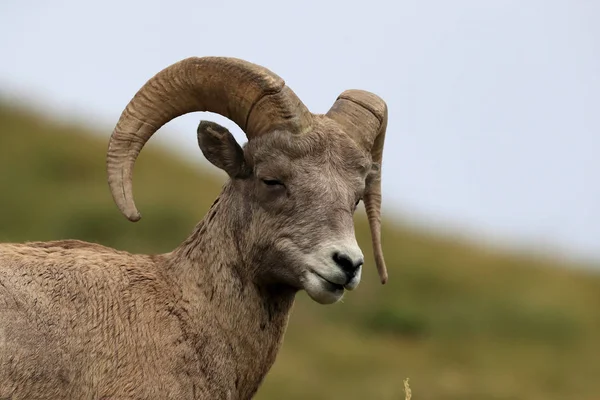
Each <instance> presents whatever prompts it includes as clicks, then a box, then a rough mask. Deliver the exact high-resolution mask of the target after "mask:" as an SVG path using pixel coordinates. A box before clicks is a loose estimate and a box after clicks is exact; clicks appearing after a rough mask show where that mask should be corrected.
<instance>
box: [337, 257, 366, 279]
mask: <svg viewBox="0 0 600 400" xmlns="http://www.w3.org/2000/svg"><path fill="white" fill-rule="evenodd" d="M333 261H335V263H336V264H337V265H339V267H340V268H341V269H342V270H343V271H344V272H346V274H349V275H354V274H355V273H356V270H357V269H358V268H360V266H361V265H362V264H363V260H362V258H361V259H358V260H352V258H350V256H348V255H347V254H344V253H340V252H335V253H333Z"/></svg>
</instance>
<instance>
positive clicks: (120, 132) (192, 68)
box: [107, 57, 312, 221]
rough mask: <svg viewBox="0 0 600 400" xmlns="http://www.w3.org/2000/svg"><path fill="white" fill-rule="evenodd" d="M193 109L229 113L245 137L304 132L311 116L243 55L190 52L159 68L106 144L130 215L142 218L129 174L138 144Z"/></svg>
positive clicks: (114, 183) (115, 184) (112, 177)
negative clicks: (184, 56)
mask: <svg viewBox="0 0 600 400" xmlns="http://www.w3.org/2000/svg"><path fill="white" fill-rule="evenodd" d="M193 111H211V112H215V113H218V114H221V115H223V116H225V117H227V118H229V119H231V120H232V121H233V122H235V123H236V124H237V125H238V126H239V127H240V128H242V130H243V131H244V132H245V133H246V135H247V136H248V139H249V140H250V139H252V138H253V137H255V136H259V135H262V134H264V133H267V132H271V131H275V130H286V131H288V132H291V133H302V132H305V131H306V130H308V129H310V124H311V118H312V114H311V113H310V112H309V111H308V110H307V109H306V107H305V106H304V104H302V102H301V101H300V100H299V99H298V97H297V96H296V95H295V94H294V92H293V91H292V90H291V89H290V88H289V87H287V86H286V85H285V82H284V81H283V79H281V78H280V77H279V76H277V75H276V74H274V73H273V72H271V71H269V70H268V69H266V68H264V67H261V66H259V65H256V64H252V63H250V62H247V61H243V60H239V59H236V58H227V57H203V58H198V57H191V58H186V59H185V60H182V61H180V62H178V63H175V64H173V65H171V66H169V67H167V68H165V69H163V70H162V71H160V72H159V73H158V74H156V75H155V76H154V77H152V78H150V80H149V81H148V82H147V83H146V84H145V85H144V86H143V87H142V88H141V89H140V90H139V91H138V92H137V93H136V95H135V96H134V97H133V99H131V101H130V102H129V104H128V105H127V107H126V108H125V110H124V111H123V113H122V114H121V118H120V119H119V122H118V123H117V126H116V127H115V130H114V132H113V134H112V136H111V137H110V142H109V145H108V155H107V169H108V183H109V185H110V190H111V193H112V196H113V199H114V200H115V203H116V204H117V206H118V207H119V209H120V210H121V212H122V213H123V214H124V215H125V216H126V217H127V218H129V220H131V221H137V220H139V219H140V214H139V212H138V210H137V208H136V206H135V203H134V201H133V192H132V190H133V189H132V174H133V167H134V164H135V161H136V159H137V157H138V155H139V153H140V151H141V150H142V147H144V144H145V143H146V142H147V141H148V140H149V139H150V137H151V136H152V135H153V134H154V133H155V132H156V131H157V130H158V129H159V128H160V127H161V126H163V125H164V124H166V123H167V122H169V121H170V120H172V119H173V118H176V117H179V116H180V115H183V114H186V113H189V112H193Z"/></svg>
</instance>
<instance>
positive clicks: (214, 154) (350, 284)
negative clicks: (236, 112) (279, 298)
mask: <svg viewBox="0 0 600 400" xmlns="http://www.w3.org/2000/svg"><path fill="white" fill-rule="evenodd" d="M204 124H206V123H204ZM209 127H212V129H210V128H209ZM204 128H208V129H203V128H202V124H201V127H200V128H199V131H198V132H199V138H200V146H201V148H202V151H203V152H204V154H205V155H206V156H207V158H208V159H209V160H210V161H211V162H213V164H215V165H217V166H219V167H220V168H222V169H224V170H226V171H227V172H228V173H229V175H230V176H231V177H232V180H231V182H230V187H229V188H230V190H231V191H232V192H231V193H232V195H233V196H236V198H239V199H240V200H241V203H240V204H241V206H240V208H241V209H242V210H243V211H242V213H241V214H240V215H243V217H242V218H243V219H244V221H242V222H243V224H244V228H243V229H244V230H245V231H246V232H247V236H248V238H250V239H249V240H248V241H247V242H248V243H249V246H250V247H251V248H249V249H247V250H248V251H249V253H250V254H252V255H253V256H254V257H256V260H254V261H257V263H256V264H257V265H260V266H261V267H260V268H261V270H260V271H257V274H256V276H257V277H258V279H261V280H263V281H265V282H273V283H282V284H286V285H289V286H292V287H294V288H297V289H304V290H306V292H307V293H308V294H309V296H310V297H311V298H312V299H313V300H315V301H317V302H319V303H322V304H330V303H335V302H336V301H338V300H339V299H341V298H342V296H343V294H344V290H345V289H347V290H353V289H354V288H356V287H357V285H358V284H359V282H360V278H361V269H362V264H363V260H364V259H363V254H362V252H361V250H360V248H359V247H358V244H357V242H356V238H355V233H354V219H353V214H354V211H355V209H356V206H357V205H358V203H359V201H360V200H361V198H362V195H363V192H364V190H365V184H366V180H367V179H368V178H369V175H370V172H371V171H372V168H373V166H372V163H371V158H370V156H369V155H368V154H367V153H365V152H364V151H363V150H361V149H360V148H359V147H358V146H357V145H356V144H355V143H354V141H353V140H352V139H351V138H350V137H349V136H347V135H346V134H345V133H343V132H342V131H341V130H340V128H339V127H338V126H337V125H336V124H335V123H332V122H330V121H326V120H324V119H323V120H321V121H320V122H319V123H318V124H316V126H315V127H314V128H313V130H312V131H311V132H309V133H307V134H305V135H303V136H302V137H297V136H292V135H291V134H289V133H287V132H273V133H270V134H267V135H264V136H261V137H258V138H255V139H252V140H250V141H249V143H248V144H247V145H246V146H245V148H244V150H242V149H241V148H240V147H239V146H238V145H237V143H235V141H234V140H233V136H231V134H230V133H229V132H227V130H226V129H225V128H222V127H219V126H218V125H215V124H207V125H205V126H204ZM203 131H205V132H212V133H209V134H208V136H210V138H206V137H203V136H205V135H203ZM217 131H219V132H220V133H219V134H218V135H215V133H217ZM217 137H218V143H220V145H218V146H215V143H216V142H217V141H215V138H217ZM210 143H213V144H212V145H210ZM209 147H210V149H213V150H210V149H209ZM215 148H218V150H215ZM227 149H229V150H227Z"/></svg>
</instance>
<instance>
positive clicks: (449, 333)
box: [0, 104, 600, 400]
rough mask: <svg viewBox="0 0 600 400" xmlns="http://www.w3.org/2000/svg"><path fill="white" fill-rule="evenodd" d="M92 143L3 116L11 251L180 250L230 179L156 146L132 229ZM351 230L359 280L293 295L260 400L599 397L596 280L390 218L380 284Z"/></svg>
mask: <svg viewBox="0 0 600 400" xmlns="http://www.w3.org/2000/svg"><path fill="white" fill-rule="evenodd" d="M87 131H88V129H87V128H85V127H81V126H76V125H70V124H65V123H61V122H58V121H53V120H50V119H46V118H44V117H42V116H40V115H37V114H35V113H33V112H32V111H29V110H24V109H20V108H17V107H9V106H7V105H6V104H5V105H0V210H1V211H0V241H11V242H17V241H27V240H50V239H64V238H77V239H82V240H88V241H95V242H99V243H103V244H106V245H109V246H114V247H117V248H119V249H126V250H129V251H133V252H150V253H156V252H163V251H169V250H171V249H172V248H174V247H175V246H176V245H177V244H178V243H179V242H181V241H182V240H184V238H185V237H186V236H187V235H188V233H189V232H190V231H191V230H192V228H193V226H194V225H195V224H196V223H197V221H198V220H200V219H201V218H202V216H203V214H204V212H205V211H206V210H207V209H208V207H209V206H210V204H211V203H212V201H213V200H214V198H215V197H216V196H217V194H218V192H219V190H220V186H221V185H222V183H223V180H219V179H215V174H210V175H206V174H203V173H202V171H200V170H198V168H197V166H194V165H189V164H188V163H186V162H184V161H182V160H179V159H177V158H176V157H175V156H174V155H172V154H168V153H166V152H165V151H163V150H162V149H160V148H159V147H157V146H154V145H153V144H152V142H151V143H150V144H149V146H148V148H147V149H146V150H145V151H144V152H143V153H142V155H141V157H140V160H139V163H138V165H137V166H136V174H135V185H134V189H135V195H136V200H137V203H138V206H139V208H140V210H141V211H142V213H143V215H144V218H143V219H142V220H141V221H140V222H138V223H136V224H132V223H130V222H128V221H127V220H126V219H125V218H123V217H122V216H121V215H120V214H119V212H118V210H117V208H116V206H115V205H114V204H113V202H112V199H111V197H110V194H109V191H108V185H107V183H106V173H105V158H104V157H105V150H106V145H107V138H108V133H109V132H105V134H104V136H102V135H91V134H86V133H89V132H87ZM159 134H161V135H163V134H164V135H168V134H169V133H168V132H160V133H159ZM198 156H199V157H201V153H200V151H198ZM384 205H387V206H389V204H388V203H385V199H384ZM356 223H357V235H358V239H359V243H360V244H361V247H362V248H363V250H364V251H365V254H366V256H367V268H366V270H365V271H364V278H363V282H362V283H361V285H360V287H359V288H358V290H357V291H355V292H353V293H350V294H348V295H347V297H346V298H345V300H344V301H343V302H342V303H338V304H336V305H333V306H320V305H318V304H316V303H314V302H312V301H310V300H309V299H308V297H307V296H306V295H305V294H304V293H301V294H300V295H299V296H298V301H297V303H296V305H295V308H294V311H293V315H292V318H291V320H290V325H289V329H288V333H287V334H286V338H285V342H284V345H283V349H282V351H281V353H280V355H279V357H278V359H277V362H276V363H275V366H274V367H273V369H272V370H271V372H270V374H269V375H268V377H267V379H266V381H265V383H264V385H263V387H262V388H261V390H260V391H259V394H258V396H257V398H258V399H281V398H285V399H291V400H293V399H332V398H333V399H337V398H339V399H403V398H404V396H405V393H404V383H403V380H404V379H405V378H407V377H409V378H410V384H411V388H412V390H413V392H414V398H415V399H420V400H425V399H439V400H442V399H447V400H450V399H461V400H464V399H481V400H484V399H528V400H534V399H543V400H551V399H566V398H569V399H594V398H597V396H598V395H599V394H600V380H599V379H598V378H599V377H600V277H599V276H598V275H597V274H592V273H587V272H583V271H581V270H580V269H579V268H573V267H578V266H577V265H574V263H568V262H567V261H558V260H552V259H543V258H542V257H534V256H527V255H522V254H517V253H514V254H511V253H507V252H500V251H496V250H492V249H489V248H484V247H481V246H476V245H474V244H471V243H468V242H465V241H463V240H458V239H456V238H453V237H448V236H442V235H437V234H435V233H432V232H426V231H420V230H416V229H415V228H409V227H407V226H405V225H403V224H402V223H401V221H391V220H388V221H384V232H383V237H384V251H385V254H386V259H387V263H388V268H389V270H390V281H389V283H388V284H387V285H385V286H381V285H380V284H379V283H378V278H377V274H376V271H375V268H374V267H373V261H372V255H371V252H370V239H369V233H368V229H367V225H366V221H365V217H364V215H362V214H361V213H359V214H358V215H357V218H356Z"/></svg>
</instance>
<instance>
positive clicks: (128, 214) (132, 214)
mask: <svg viewBox="0 0 600 400" xmlns="http://www.w3.org/2000/svg"><path fill="white" fill-rule="evenodd" d="M123 214H124V215H125V218H127V219H128V220H130V221H131V222H138V221H139V220H140V219H142V214H140V213H139V211H138V210H133V211H131V210H129V211H125V212H123Z"/></svg>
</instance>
